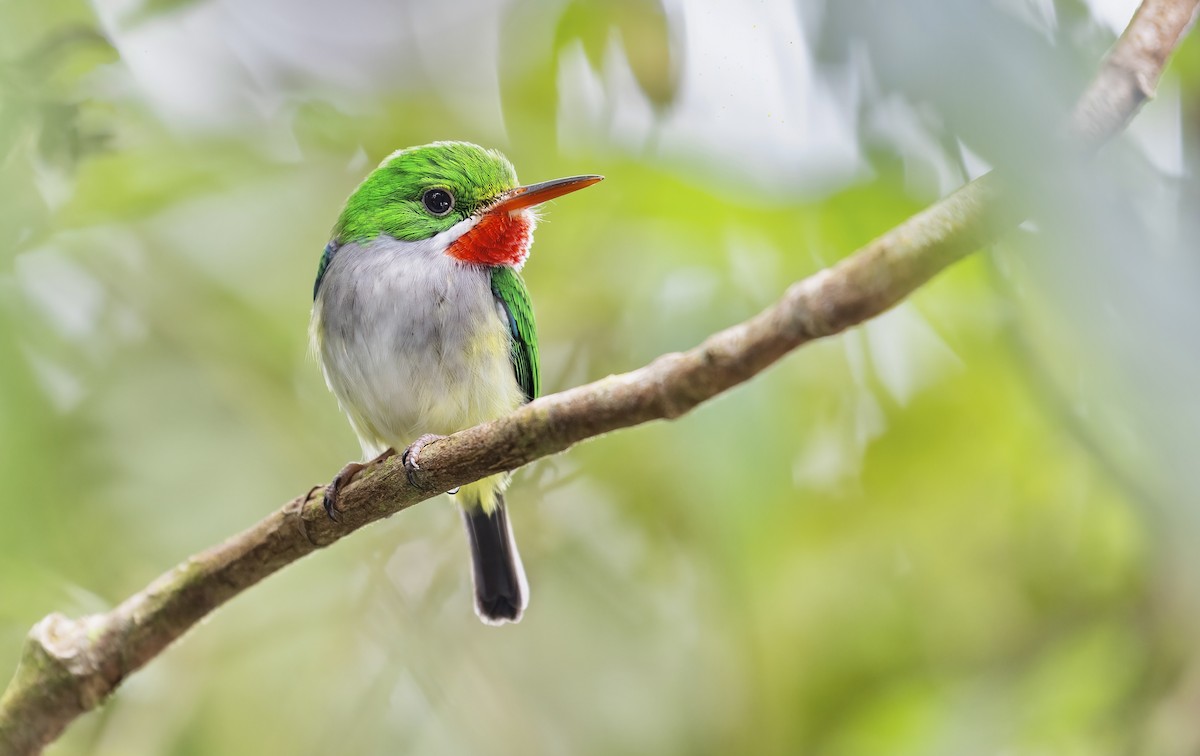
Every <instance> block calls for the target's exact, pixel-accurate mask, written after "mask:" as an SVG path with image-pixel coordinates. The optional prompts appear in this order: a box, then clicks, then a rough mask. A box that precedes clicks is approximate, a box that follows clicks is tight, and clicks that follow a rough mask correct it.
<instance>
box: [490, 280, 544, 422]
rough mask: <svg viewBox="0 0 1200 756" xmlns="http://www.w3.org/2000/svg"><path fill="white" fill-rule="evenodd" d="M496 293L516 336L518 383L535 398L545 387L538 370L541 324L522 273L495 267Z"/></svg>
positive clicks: (514, 357)
mask: <svg viewBox="0 0 1200 756" xmlns="http://www.w3.org/2000/svg"><path fill="white" fill-rule="evenodd" d="M492 295H493V296H495V297H496V302H497V304H499V305H500V307H502V308H503V309H504V312H505V314H506V315H508V332H509V334H510V335H511V336H512V364H513V372H514V373H515V374H516V376H517V384H518V385H519V386H520V387H521V390H522V391H524V392H525V401H532V400H533V399H534V398H536V397H537V395H538V392H539V391H540V390H541V375H540V374H539V369H538V343H537V325H536V324H535V323H534V322H533V305H532V304H531V303H530V301H529V290H528V289H526V288H525V282H524V281H522V280H521V274H520V273H518V272H517V271H515V270H513V269H512V268H510V267H508V266H506V265H503V266H499V267H496V268H492Z"/></svg>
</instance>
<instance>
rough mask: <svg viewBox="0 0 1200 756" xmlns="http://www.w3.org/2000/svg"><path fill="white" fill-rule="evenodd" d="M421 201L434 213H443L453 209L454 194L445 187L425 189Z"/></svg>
mask: <svg viewBox="0 0 1200 756" xmlns="http://www.w3.org/2000/svg"><path fill="white" fill-rule="evenodd" d="M421 202H422V204H424V205H425V209H426V210H428V211H429V212H431V213H433V214H434V215H445V214H446V213H448V212H450V211H451V210H453V209H454V195H453V194H451V193H450V192H448V191H446V190H445V189H426V190H425V193H424V194H422V195H421Z"/></svg>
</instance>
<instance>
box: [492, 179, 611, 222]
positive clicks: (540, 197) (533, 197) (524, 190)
mask: <svg viewBox="0 0 1200 756" xmlns="http://www.w3.org/2000/svg"><path fill="white" fill-rule="evenodd" d="M603 180H604V177H603V176H593V175H588V176H571V177H569V178H560V179H554V180H552V181H543V182H542V183H540V184H530V185H529V186H518V187H517V188H516V189H512V190H510V191H509V192H507V193H505V195H504V197H503V198H502V199H501V200H500V201H499V202H497V203H496V204H495V205H493V206H492V207H491V208H490V211H491V212H493V213H497V212H509V213H511V212H514V211H516V210H521V209H523V208H526V207H533V206H534V205H540V204H542V203H543V202H547V201H549V200H552V199H554V198H556V197H561V196H563V195H564V194H570V193H571V192H577V191H579V190H580V189H586V188H587V187H589V186H591V185H592V184H597V183H599V182H601V181H603Z"/></svg>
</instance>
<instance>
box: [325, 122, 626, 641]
mask: <svg viewBox="0 0 1200 756" xmlns="http://www.w3.org/2000/svg"><path fill="white" fill-rule="evenodd" d="M602 179H603V177H602V176H597V175H590V174H589V175H581V176H571V177H568V178H561V179H555V180H552V181H545V182H541V183H537V184H531V185H524V186H523V185H521V184H519V183H518V181H517V174H516V170H515V168H514V167H513V164H512V163H511V162H509V160H508V159H507V158H506V157H504V155H502V154H501V153H500V152H498V151H496V150H492V149H485V148H483V147H480V146H479V145H476V144H472V143H469V142H460V141H441V142H433V143H431V144H426V145H421V146H417V147H409V148H406V149H402V150H398V151H396V152H394V153H392V154H391V155H389V156H388V157H387V158H386V159H384V160H383V162H382V163H380V165H379V167H378V168H376V169H375V170H374V171H372V172H371V173H370V174H368V175H367V177H366V178H365V179H364V180H363V181H362V183H361V184H359V186H358V188H356V189H355V190H354V192H353V193H352V194H351V195H350V197H349V199H347V201H346V204H345V206H344V208H343V209H342V211H341V213H340V214H339V215H338V218H337V221H336V223H335V224H334V227H333V231H332V234H331V238H330V241H329V243H328V244H327V245H326V247H325V250H324V253H323V254H322V255H321V260H320V264H319V265H318V268H317V277H316V281H315V283H314V285H313V308H312V317H311V320H310V326H309V332H310V340H311V345H312V349H313V352H314V353H315V354H316V356H317V359H318V361H319V363H320V366H321V370H322V372H323V373H324V377H325V382H326V384H327V385H328V386H329V389H330V391H331V392H332V393H333V395H334V396H335V397H336V399H337V401H338V404H339V406H340V407H341V409H342V411H343V412H344V413H345V415H346V416H347V418H348V419H349V421H350V425H351V427H352V428H353V430H354V433H355V435H357V436H358V440H359V443H360V444H361V446H362V453H363V460H364V461H363V462H351V463H349V464H347V465H346V466H345V467H344V468H343V469H342V470H341V471H340V472H339V473H338V474H337V476H335V477H334V479H333V481H332V482H331V483H330V484H329V485H328V486H326V488H325V494H324V506H325V511H326V512H327V513H328V514H329V516H330V517H331V518H333V519H334V520H340V519H341V510H340V507H339V497H340V494H341V492H342V491H343V490H344V489H345V487H346V486H347V485H348V484H349V483H350V482H351V481H353V480H354V478H355V477H356V476H357V475H359V474H361V473H363V472H364V471H365V470H369V469H371V468H372V467H373V466H375V465H378V464H379V463H381V462H382V461H383V460H385V459H387V458H388V457H391V456H392V455H394V454H396V450H397V449H404V451H403V452H402V459H403V462H404V465H405V467H406V468H407V469H409V470H410V471H412V470H416V469H419V464H420V460H419V458H420V451H421V449H422V447H423V446H424V445H425V444H427V443H429V442H431V441H432V440H434V439H436V438H439V437H441V436H445V435H449V434H451V433H454V432H455V431H458V430H462V429H464V428H468V427H471V426H473V425H477V424H479V423H482V422H486V421H488V420H493V419H496V418H498V417H502V416H504V415H506V414H508V413H510V412H512V411H513V410H514V409H516V408H518V407H520V406H521V405H522V404H525V403H526V402H530V401H532V400H533V399H534V398H536V397H537V396H538V392H539V390H540V382H541V381H540V367H539V363H538V337H537V328H536V324H535V322H534V316H533V305H532V303H531V301H530V297H529V292H528V289H527V288H526V286H525V282H524V280H523V279H522V278H521V273H520V271H521V269H522V267H523V266H524V264H525V261H526V259H527V258H528V256H529V252H530V246H531V245H532V243H533V232H534V228H535V227H536V226H537V221H538V215H537V210H536V208H537V206H539V205H541V204H542V203H544V202H546V201H547V200H551V199H554V198H556V197H561V196H562V195H564V194H567V193H569V192H574V191H577V190H579V189H583V188H585V187H588V186H591V185H593V184H595V183H597V182H599V181H601V180H602ZM509 477H510V476H509V475H508V474H502V475H496V476H492V477H489V478H485V479H483V480H480V481H478V482H475V483H471V484H468V485H464V486H462V487H461V488H459V489H457V490H456V491H451V492H448V493H450V494H451V496H452V498H454V499H455V500H456V502H457V504H458V508H459V509H460V510H461V512H462V519H463V522H464V523H465V525H466V531H467V541H468V544H469V547H470V553H471V558H472V565H473V569H472V572H471V575H472V584H473V587H474V598H475V613H476V614H477V615H478V616H479V618H480V619H481V620H482V621H483V622H484V623H486V624H490V625H501V624H504V623H507V622H518V621H519V620H520V619H521V617H522V615H523V614H524V612H525V608H526V606H527V605H528V602H529V586H528V582H527V580H526V577H525V570H524V567H523V565H522V563H521V557H520V554H519V553H518V551H517V547H516V542H515V540H514V539H513V534H512V527H511V523H510V521H509V515H508V511H507V505H506V501H505V489H506V488H507V485H508V481H509Z"/></svg>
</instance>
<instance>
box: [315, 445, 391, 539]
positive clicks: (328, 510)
mask: <svg viewBox="0 0 1200 756" xmlns="http://www.w3.org/2000/svg"><path fill="white" fill-rule="evenodd" d="M395 453H396V450H395V449H387V450H385V451H384V452H383V453H382V454H380V455H379V456H378V457H376V458H375V459H373V460H371V461H370V462H366V463H361V462H350V463H348V464H347V465H346V466H345V467H343V468H342V469H341V472H339V473H338V474H337V475H335V476H333V480H332V481H330V482H329V485H327V486H325V495H324V497H323V498H322V502H321V503H322V504H324V505H325V514H327V515H329V519H331V520H333V521H334V522H338V523H340V522H341V521H342V509H341V507H339V506H338V500H339V499H340V498H341V496H342V489H344V488H345V487H346V486H348V485H350V484H351V483H352V482H354V479H355V478H357V477H358V476H359V474H361V473H362V472H363V471H364V470H368V469H370V468H373V467H375V466H376V465H378V464H379V463H380V462H382V461H384V460H385V459H387V458H388V457H390V456H392V455H394V454H395Z"/></svg>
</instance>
